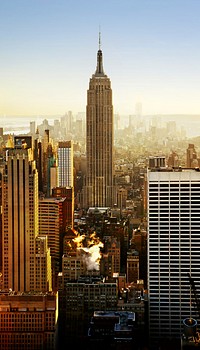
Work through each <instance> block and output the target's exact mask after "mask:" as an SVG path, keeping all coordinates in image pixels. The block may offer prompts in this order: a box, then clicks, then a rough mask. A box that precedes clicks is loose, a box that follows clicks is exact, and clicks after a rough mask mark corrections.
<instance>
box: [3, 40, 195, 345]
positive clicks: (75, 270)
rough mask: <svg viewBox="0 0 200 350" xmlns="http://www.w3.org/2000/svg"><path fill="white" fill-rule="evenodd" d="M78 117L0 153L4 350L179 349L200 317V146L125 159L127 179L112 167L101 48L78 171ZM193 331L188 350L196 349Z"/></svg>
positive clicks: (13, 141) (34, 132) (14, 141)
mask: <svg viewBox="0 0 200 350" xmlns="http://www.w3.org/2000/svg"><path fill="white" fill-rule="evenodd" d="M71 121H72V118H71V115H70V114H68V115H67V116H65V118H63V119H62V120H61V124H62V126H63V132H62V135H61V133H60V124H59V123H57V124H56V123H55V125H54V128H53V129H52V128H50V127H49V125H48V123H47V122H46V121H44V123H43V125H42V126H40V127H38V128H36V129H35V124H31V130H30V133H29V134H27V135H18V136H13V137H10V138H9V140H8V142H7V144H6V145H4V146H2V147H1V155H0V156H1V159H0V206H1V212H0V272H1V275H0V278H1V279H0V347H1V348H2V349H4V350H7V349H12V348H14V346H15V349H20V350H21V349H26V350H28V349H34V350H37V349H38V350H39V349H46V350H55V349H56V350H57V349H59V350H60V349H65V348H66V347H67V346H68V345H75V344H76V345H80V344H85V347H86V348H88V349H90V348H91V349H92V348H93V347H94V346H95V347H97V348H100V347H101V348H102V346H104V347H106V346H107V347H109V348H114V349H125V348H126V349H131V348H135V349H138V350H139V349H143V348H145V347H147V346H148V347H149V349H151V348H152V349H153V348H155V346H158V348H159V347H161V349H162V346H163V344H166V342H167V341H173V340H174V341H175V340H177V341H178V342H179V343H180V344H179V343H178V344H179V345H180V346H181V339H182V337H183V334H184V330H185V328H184V325H189V326H190V325H192V326H193V324H195V325H196V322H195V321H194V323H191V322H189V321H188V320H196V318H198V312H199V304H198V303H197V302H196V301H197V294H195V293H194V291H196V290H197V291H198V288H199V287H200V276H199V265H200V257H199V251H200V243H199V230H200V221H199V217H200V205H199V196H200V171H199V165H200V162H199V159H198V155H197V152H196V150H195V147H194V145H193V144H192V143H190V144H189V146H188V149H187V159H186V166H185V167H182V166H180V163H179V159H178V155H177V153H176V152H172V154H171V155H170V156H169V157H168V160H166V157H165V156H162V155H159V156H151V157H149V158H148V163H147V164H146V168H145V169H144V168H143V171H142V172H140V171H139V172H138V173H137V171H136V167H134V166H133V164H132V165H131V164H130V163H128V166H127V167H126V170H127V173H126V175H124V171H123V165H122V164H121V163H120V162H118V163H115V162H114V160H115V152H114V120H113V105H112V89H111V82H110V79H109V78H108V76H107V75H106V74H105V72H104V69H103V55H102V50H101V48H100V46H99V50H98V52H97V67H96V71H95V73H94V74H93V75H92V77H91V79H90V82H89V89H88V92H87V108H86V134H85V136H86V149H85V152H86V157H85V158H84V159H82V161H81V166H80V162H79V161H78V157H77V158H76V157H75V154H78V151H79V150H80V147H79V145H78V144H77V143H76V142H74V141H73V140H72V139H71V136H70V133H69V130H70V128H72V125H71ZM131 122H132V121H131V120H130V126H131V127H132V124H131ZM77 125H79V128H78V132H79V133H80V139H81V137H83V135H82V131H81V130H82V124H81V123H78V124H77ZM56 128H57V129H56ZM66 130H67V131H66ZM54 135H56V137H53V136H54ZM59 136H60V138H59ZM79 158H80V157H79ZM83 174H84V176H83ZM130 179H134V186H133V183H131V181H130ZM131 196H134V197H135V198H137V200H134V201H133V200H132V199H131ZM188 276H192V280H193V281H195V288H196V289H194V285H193V288H191V279H190V280H189V279H188ZM195 297H196V299H195ZM183 321H184V322H183ZM189 328H192V331H191V333H190V332H188V333H187V334H186V335H185V338H184V346H187V345H188V344H187V340H188V341H189V340H190V344H191V343H192V344H196V345H199V342H198V341H197V339H198V337H197V334H198V332H197V331H196V329H195V332H194V327H189ZM188 334H189V335H188ZM176 344H177V343H176ZM176 346H177V345H176ZM184 346H182V347H184ZM163 349H165V348H164V347H163ZM177 349H178V347H177Z"/></svg>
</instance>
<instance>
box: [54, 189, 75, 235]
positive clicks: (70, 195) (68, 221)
mask: <svg viewBox="0 0 200 350" xmlns="http://www.w3.org/2000/svg"><path fill="white" fill-rule="evenodd" d="M52 197H55V198H63V197H64V198H65V211H64V212H63V215H64V218H63V225H64V227H65V229H67V227H71V228H73V226H74V189H73V188H72V187H54V188H53V189H52ZM64 227H63V228H64Z"/></svg>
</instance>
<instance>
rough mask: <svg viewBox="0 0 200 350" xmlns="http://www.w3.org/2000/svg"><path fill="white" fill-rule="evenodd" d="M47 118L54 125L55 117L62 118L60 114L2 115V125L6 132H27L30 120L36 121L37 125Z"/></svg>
mask: <svg viewBox="0 0 200 350" xmlns="http://www.w3.org/2000/svg"><path fill="white" fill-rule="evenodd" d="M45 119H47V120H48V123H49V125H52V124H53V122H54V120H55V119H60V117H58V116H52V117H45V116H27V117H26V116H23V117H21V116H16V117H15V116H0V127H3V132H4V134H15V135H19V134H27V133H29V132H30V122H35V124H36V127H37V126H38V125H41V124H42V123H43V120H45Z"/></svg>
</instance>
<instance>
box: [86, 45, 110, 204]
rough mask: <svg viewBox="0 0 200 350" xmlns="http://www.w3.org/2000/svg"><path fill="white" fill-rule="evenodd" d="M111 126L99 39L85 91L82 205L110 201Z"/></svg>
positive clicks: (108, 93) (106, 79)
mask: <svg viewBox="0 0 200 350" xmlns="http://www.w3.org/2000/svg"><path fill="white" fill-rule="evenodd" d="M113 128H114V122H113V105H112V89H111V82H110V79H109V78H108V76H107V75H106V74H105V73H104V69H103V55H102V50H101V42H100V39H99V50H98V52H97V68H96V72H95V73H94V74H93V75H92V78H91V79H90V82H89V89H88V91H87V108H86V157H87V170H86V187H85V189H84V202H85V203H84V207H90V206H91V207H106V206H112V205H113V204H114V202H113V200H114V197H113V196H114V192H113V175H114V159H113V158H114V155H113V142H114V135H113V133H114V132H113Z"/></svg>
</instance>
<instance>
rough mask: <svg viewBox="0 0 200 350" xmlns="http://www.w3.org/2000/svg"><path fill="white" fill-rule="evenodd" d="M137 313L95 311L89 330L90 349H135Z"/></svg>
mask: <svg viewBox="0 0 200 350" xmlns="http://www.w3.org/2000/svg"><path fill="white" fill-rule="evenodd" d="M134 324H135V313H134V312H127V311H121V312H120V311H112V312H111V311H109V312H106V311H94V313H93V316H92V317H91V322H90V327H89V330H88V340H89V342H88V345H89V349H93V348H94V347H95V348H97V349H102V348H104V347H106V348H108V347H109V346H110V348H113V349H127V350H128V349H130V350H131V349H133V348H134V343H135V339H134Z"/></svg>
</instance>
